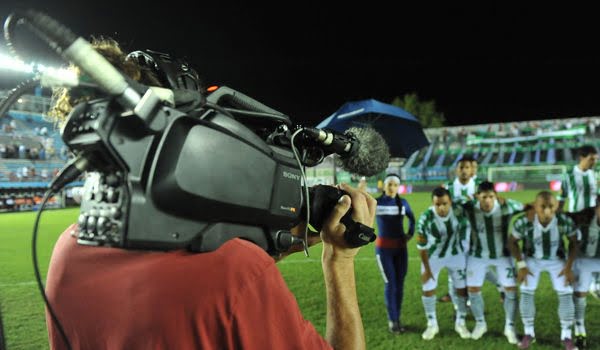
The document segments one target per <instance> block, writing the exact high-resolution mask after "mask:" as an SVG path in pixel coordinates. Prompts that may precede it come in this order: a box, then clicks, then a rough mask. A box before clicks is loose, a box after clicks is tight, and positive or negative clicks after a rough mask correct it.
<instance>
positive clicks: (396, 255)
mask: <svg viewBox="0 0 600 350" xmlns="http://www.w3.org/2000/svg"><path fill="white" fill-rule="evenodd" d="M398 186H400V177H399V176H398V175H396V174H388V175H386V177H385V180H384V181H383V189H384V193H383V194H382V195H381V196H379V198H377V212H376V218H377V230H378V236H377V240H376V241H375V257H376V259H377V265H378V266H379V269H380V270H381V276H382V277H383V281H384V283H385V291H384V293H385V294H384V296H385V305H386V307H387V313H388V326H389V331H390V332H392V333H395V334H399V333H402V332H404V331H405V329H404V327H402V323H401V322H400V316H401V314H402V312H401V311H402V299H403V296H404V278H405V277H406V271H407V269H408V249H407V242H408V241H409V240H410V239H411V238H412V236H413V234H414V233H415V216H414V214H413V212H412V210H411V208H410V205H409V204H408V201H406V199H404V198H400V196H399V195H398ZM405 217H406V218H408V231H406V232H405V230H404V218H405Z"/></svg>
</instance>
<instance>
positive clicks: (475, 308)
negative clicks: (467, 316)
mask: <svg viewBox="0 0 600 350" xmlns="http://www.w3.org/2000/svg"><path fill="white" fill-rule="evenodd" d="M469 300H470V301H471V313H472V314H473V317H474V318H475V321H476V322H479V323H485V316H484V313H483V310H484V308H485V304H484V302H483V297H482V296H481V291H479V292H476V293H474V292H469Z"/></svg>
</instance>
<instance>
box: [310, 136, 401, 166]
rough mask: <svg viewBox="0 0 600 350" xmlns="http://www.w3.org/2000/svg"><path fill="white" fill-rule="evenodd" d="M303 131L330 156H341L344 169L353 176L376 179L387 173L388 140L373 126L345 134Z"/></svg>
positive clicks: (388, 157)
mask: <svg viewBox="0 0 600 350" xmlns="http://www.w3.org/2000/svg"><path fill="white" fill-rule="evenodd" d="M303 132H304V135H305V136H306V137H307V138H310V139H312V140H314V141H316V142H317V143H319V144H320V145H322V146H323V147H324V148H325V149H326V150H328V151H330V153H336V154H338V155H339V156H340V158H341V162H342V168H344V170H347V171H349V172H351V173H355V174H358V175H362V176H373V175H375V174H378V173H380V172H382V171H383V170H385V169H386V168H387V166H388V163H389V161H390V149H389V147H388V145H387V143H386V141H385V140H384V139H383V137H382V136H381V134H380V133H378V132H377V131H376V130H375V129H374V128H372V127H366V128H358V127H352V128H349V129H348V130H346V131H345V132H344V134H338V133H335V132H333V131H331V130H323V129H318V128H304V129H303Z"/></svg>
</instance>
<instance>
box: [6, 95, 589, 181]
mask: <svg viewBox="0 0 600 350" xmlns="http://www.w3.org/2000/svg"><path fill="white" fill-rule="evenodd" d="M4 94H6V92H4V93H3V92H1V91H0V99H1V98H2V97H3V95H4ZM50 102H51V101H50V98H49V97H45V96H42V95H40V94H39V93H38V94H36V95H25V96H23V97H22V98H21V99H20V100H19V102H18V103H16V104H15V105H14V106H13V108H12V109H11V110H10V111H9V112H8V113H7V114H6V115H4V116H0V190H1V189H11V190H12V189H15V188H34V189H35V188H38V189H39V188H45V187H46V186H47V184H48V182H49V181H50V180H51V179H52V177H53V176H54V175H55V174H56V173H57V172H58V171H59V169H61V168H62V166H63V165H64V164H65V162H66V161H67V160H68V151H67V148H66V146H65V145H64V143H63V142H62V140H61V138H60V134H59V132H58V129H57V128H56V126H55V125H54V124H53V123H52V122H50V121H48V120H47V119H45V117H44V115H45V114H46V113H47V111H48V109H49V107H50ZM424 132H425V134H426V136H427V138H428V139H429V141H430V145H429V146H427V147H424V148H423V149H421V150H419V151H417V152H415V153H413V154H412V155H411V156H410V157H409V158H408V159H393V160H392V163H390V167H392V168H394V169H395V170H394V171H395V172H399V173H400V174H401V176H402V178H403V181H404V182H405V183H408V184H411V185H417V186H418V185H437V184H439V183H442V182H445V181H448V180H449V179H450V178H452V177H453V173H454V167H455V166H456V163H457V162H458V160H459V159H460V158H461V157H462V156H463V155H465V154H471V155H473V156H474V157H475V158H476V159H477V160H478V161H479V174H480V175H482V176H484V177H488V178H489V177H490V176H496V179H499V180H500V179H501V178H502V177H503V176H504V178H506V177H510V178H511V179H512V180H514V181H519V182H522V183H527V182H528V181H540V179H541V180H542V181H546V180H551V179H552V178H553V177H552V176H554V175H556V174H557V173H560V172H562V171H564V169H566V168H567V167H568V166H572V165H574V164H575V161H576V159H575V158H576V157H575V156H574V154H575V153H574V152H575V149H576V148H577V147H579V146H581V145H583V144H592V145H594V146H596V147H597V148H598V147H599V146H600V138H599V137H598V136H600V135H599V134H600V117H578V118H565V119H548V120H533V121H523V122H505V123H493V124H479V125H463V126H453V127H442V128H428V129H425V130H424ZM398 137H402V135H398ZM332 167H333V170H332V169H331V168H332ZM309 174H310V176H313V177H315V178H314V179H312V180H311V181H310V182H311V183H333V182H340V181H353V180H352V179H354V177H353V176H352V174H346V173H344V171H343V170H342V169H339V168H337V169H336V168H335V166H333V161H331V160H326V161H325V162H323V163H322V164H321V165H319V166H318V167H316V168H315V169H314V170H313V171H312V172H309ZM317 174H319V175H317ZM548 174H550V176H548ZM555 177H556V176H555ZM490 180H495V179H490ZM377 181H379V179H378V178H377V176H374V177H373V179H370V182H377Z"/></svg>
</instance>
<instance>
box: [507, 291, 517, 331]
mask: <svg viewBox="0 0 600 350" xmlns="http://www.w3.org/2000/svg"><path fill="white" fill-rule="evenodd" d="M516 312H517V292H516V291H514V290H507V291H506V292H505V297H504V315H505V324H504V325H505V326H506V327H514V325H515V314H516Z"/></svg>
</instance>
